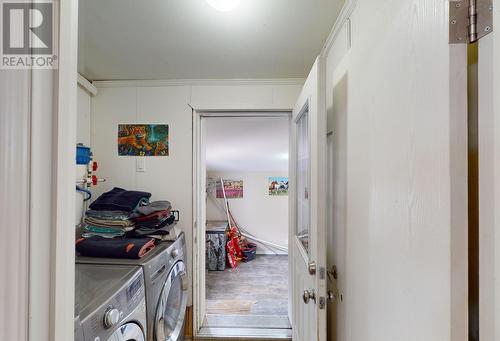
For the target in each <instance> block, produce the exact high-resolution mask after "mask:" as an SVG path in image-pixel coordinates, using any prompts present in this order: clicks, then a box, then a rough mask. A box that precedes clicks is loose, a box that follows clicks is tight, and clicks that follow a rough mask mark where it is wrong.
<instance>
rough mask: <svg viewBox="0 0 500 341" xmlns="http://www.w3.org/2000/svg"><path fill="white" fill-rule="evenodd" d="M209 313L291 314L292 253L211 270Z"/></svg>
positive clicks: (208, 287) (207, 281)
mask: <svg viewBox="0 0 500 341" xmlns="http://www.w3.org/2000/svg"><path fill="white" fill-rule="evenodd" d="M206 285H207V287H206V312H207V314H212V315H257V316H263V315H264V316H269V315H272V316H288V256H274V255H257V257H256V258H255V259H254V260H253V261H251V262H248V263H241V264H240V265H239V266H238V268H236V269H226V270H225V271H208V272H207V277H206Z"/></svg>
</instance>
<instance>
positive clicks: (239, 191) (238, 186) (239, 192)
mask: <svg viewBox="0 0 500 341" xmlns="http://www.w3.org/2000/svg"><path fill="white" fill-rule="evenodd" d="M224 189H225V191H226V197H227V198H228V199H241V198H243V180H224ZM216 192H217V198H218V199H223V198H224V193H222V186H221V182H220V181H218V182H217V191H216Z"/></svg>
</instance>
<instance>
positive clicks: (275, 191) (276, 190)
mask: <svg viewBox="0 0 500 341" xmlns="http://www.w3.org/2000/svg"><path fill="white" fill-rule="evenodd" d="M268 183H269V195H273V196H279V195H288V177H284V176H270V177H269V179H268Z"/></svg>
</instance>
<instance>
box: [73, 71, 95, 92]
mask: <svg viewBox="0 0 500 341" xmlns="http://www.w3.org/2000/svg"><path fill="white" fill-rule="evenodd" d="M76 81H77V83H78V85H80V86H81V87H82V88H83V89H85V91H87V92H88V93H89V94H90V95H92V96H97V88H96V87H95V86H94V85H92V83H90V82H89V81H88V79H87V78H85V77H83V76H82V75H80V74H78V76H77V78H76Z"/></svg>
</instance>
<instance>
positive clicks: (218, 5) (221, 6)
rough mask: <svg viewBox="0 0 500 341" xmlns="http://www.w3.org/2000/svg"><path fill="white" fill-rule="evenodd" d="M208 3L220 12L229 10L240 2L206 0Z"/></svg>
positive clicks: (234, 0)
mask: <svg viewBox="0 0 500 341" xmlns="http://www.w3.org/2000/svg"><path fill="white" fill-rule="evenodd" d="M207 2H208V4H209V5H210V6H212V7H213V8H215V9H216V10H218V11H220V12H229V11H232V10H234V9H236V7H238V5H239V4H240V0H207Z"/></svg>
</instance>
